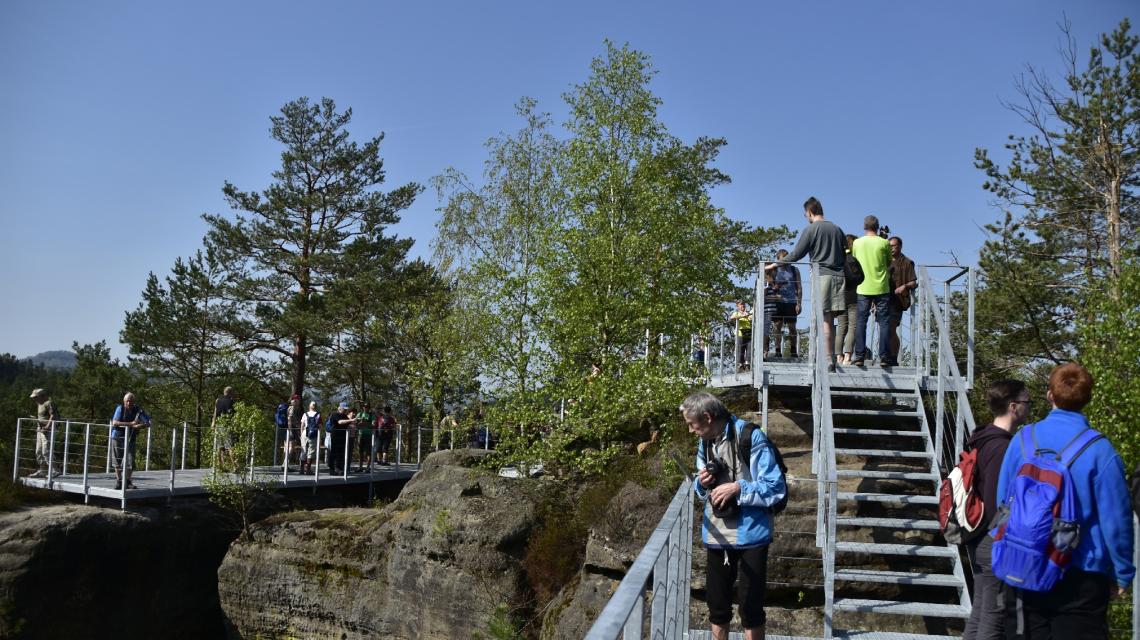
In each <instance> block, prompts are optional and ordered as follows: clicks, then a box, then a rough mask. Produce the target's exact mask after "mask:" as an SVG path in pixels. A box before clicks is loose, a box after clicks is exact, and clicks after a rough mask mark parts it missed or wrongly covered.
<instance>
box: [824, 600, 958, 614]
mask: <svg viewBox="0 0 1140 640" xmlns="http://www.w3.org/2000/svg"><path fill="white" fill-rule="evenodd" d="M835 608H836V609H837V610H838V611H858V612H862V613H891V614H895V615H904V616H905V615H909V616H927V617H936V618H963V619H965V618H969V617H970V607H964V606H962V605H960V604H934V603H931V602H901V601H898V600H860V599H856V598H839V599H838V600H836V601H835Z"/></svg>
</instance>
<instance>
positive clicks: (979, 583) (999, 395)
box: [962, 380, 1030, 640]
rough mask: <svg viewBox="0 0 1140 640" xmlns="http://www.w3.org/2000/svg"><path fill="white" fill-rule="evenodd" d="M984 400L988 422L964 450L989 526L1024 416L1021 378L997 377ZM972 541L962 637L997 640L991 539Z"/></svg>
mask: <svg viewBox="0 0 1140 640" xmlns="http://www.w3.org/2000/svg"><path fill="white" fill-rule="evenodd" d="M986 404H987V405H988V406H989V409H990V413H991V414H992V415H993V417H994V419H993V422H991V423H990V424H988V425H986V426H985V427H984V428H982V429H978V430H977V431H975V432H974V434H973V435H972V436H970V439H969V440H967V441H966V451H975V450H976V451H977V452H978V461H977V465H976V466H975V467H974V468H975V469H976V472H975V473H976V475H975V476H974V487H976V488H980V490H981V496H982V503H983V505H984V506H985V509H984V511H983V515H982V526H981V529H982V530H983V531H984V530H986V529H988V525H989V522H990V520H992V519H993V517H994V513H995V512H996V511H997V507H998V501H997V483H998V477H999V476H1000V475H1001V461H1002V459H1003V458H1004V457H1005V450H1006V447H1008V446H1009V441H1010V439H1011V438H1013V432H1014V431H1016V430H1017V428H1018V427H1020V426H1021V425H1023V424H1025V421H1026V419H1028V418H1029V409H1030V400H1029V390H1028V389H1027V388H1026V387H1025V383H1024V382H1022V381H1020V380H1000V381H998V382H995V383H994V384H992V385H990V388H989V389H987V390H986ZM979 535H980V537H979V538H978V539H976V540H973V541H970V542H967V543H966V554H967V555H968V556H969V557H970V566H971V568H972V569H973V573H974V603H973V604H974V608H973V610H972V611H970V620H969V621H968V622H967V623H966V630H965V633H964V634H963V636H962V637H963V640H981V639H983V638H985V639H987V640H999V639H1000V638H1004V637H1005V627H1004V625H1003V619H1002V615H1003V612H1002V607H1001V604H1000V600H999V599H998V593H999V587H1000V586H1001V581H1000V580H998V579H997V578H995V577H994V574H993V566H992V565H991V564H990V553H991V551H992V549H993V544H994V541H993V538H991V537H989V536H988V535H985V534H984V533H982V534H979Z"/></svg>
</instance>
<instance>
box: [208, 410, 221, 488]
mask: <svg viewBox="0 0 1140 640" xmlns="http://www.w3.org/2000/svg"><path fill="white" fill-rule="evenodd" d="M210 431H212V432H214V444H213V448H212V449H210V467H211V469H213V476H214V479H215V480H217V478H218V462H219V461H220V460H221V458H220V454H219V452H218V421H217V419H215V420H214V422H213V423H212V424H211V425H210Z"/></svg>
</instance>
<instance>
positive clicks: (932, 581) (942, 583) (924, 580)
mask: <svg viewBox="0 0 1140 640" xmlns="http://www.w3.org/2000/svg"><path fill="white" fill-rule="evenodd" d="M835 579H836V580H843V581H848V582H882V583H888V584H914V585H923V586H930V587H957V586H958V585H959V584H961V582H962V581H961V580H960V579H959V578H958V576H955V575H952V574H948V573H925V572H921V571H873V570H871V569H839V570H838V571H836V572H835Z"/></svg>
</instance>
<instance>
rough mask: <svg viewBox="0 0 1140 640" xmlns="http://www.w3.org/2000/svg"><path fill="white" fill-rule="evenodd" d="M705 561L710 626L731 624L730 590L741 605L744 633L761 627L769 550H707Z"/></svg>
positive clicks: (755, 548)
mask: <svg viewBox="0 0 1140 640" xmlns="http://www.w3.org/2000/svg"><path fill="white" fill-rule="evenodd" d="M707 552H708V556H707V557H706V560H707V564H706V568H707V574H706V580H705V581H706V585H707V590H708V593H707V596H706V598H705V600H706V601H707V603H708V606H709V622H711V623H713V624H716V625H727V624H728V623H729V622H731V621H732V591H733V589H732V587H733V583H736V597H737V601H738V602H739V603H740V623H741V624H742V625H743V626H744V628H745V629H755V628H756V627H762V626H764V621H765V617H764V596H765V594H766V593H767V590H768V547H767V545H765V546H763V547H751V548H749V549H708V550H707Z"/></svg>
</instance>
